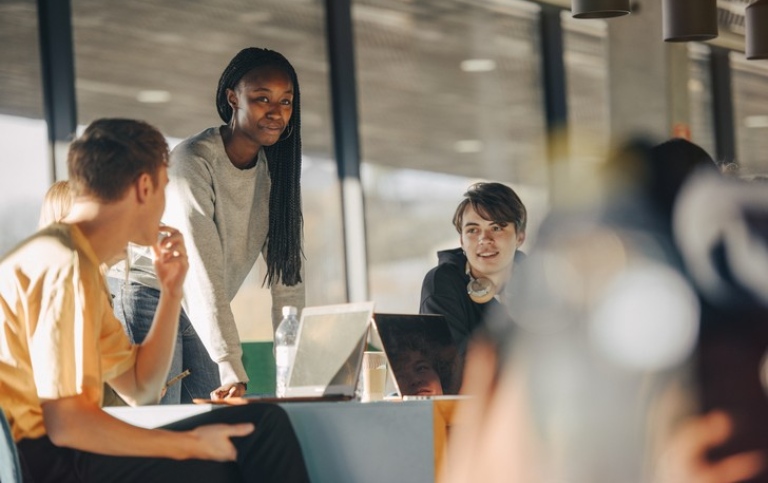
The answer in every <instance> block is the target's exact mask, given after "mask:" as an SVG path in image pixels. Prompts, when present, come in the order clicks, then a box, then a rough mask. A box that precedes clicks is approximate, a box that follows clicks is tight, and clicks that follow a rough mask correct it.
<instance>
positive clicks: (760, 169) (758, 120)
mask: <svg viewBox="0 0 768 483" xmlns="http://www.w3.org/2000/svg"><path fill="white" fill-rule="evenodd" d="M731 67H732V72H733V74H732V85H733V119H734V124H735V128H736V161H737V162H738V164H739V165H740V172H741V174H743V175H754V174H768V158H766V156H765V153H767V152H768V96H766V95H765V93H766V92H768V66H766V65H765V63H762V62H755V61H748V60H747V59H746V57H744V55H743V54H738V53H735V52H732V53H731Z"/></svg>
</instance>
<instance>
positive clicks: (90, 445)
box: [43, 396, 204, 459]
mask: <svg viewBox="0 0 768 483" xmlns="http://www.w3.org/2000/svg"><path fill="white" fill-rule="evenodd" d="M43 418H44V420H45V427H46V431H47V433H48V436H49V437H50V438H51V441H52V442H53V443H54V444H55V445H57V446H62V447H67V448H74V449H77V450H81V451H87V452H91V453H98V454H105V455H112V456H145V457H162V458H173V459H189V458H202V457H204V452H203V444H202V442H201V441H199V438H198V435H197V434H196V433H195V432H173V431H164V430H154V429H153V430H150V429H143V428H137V427H135V426H131V425H130V424H127V423H124V422H122V421H120V420H118V419H115V418H113V417H112V416H110V415H109V414H107V413H105V412H104V411H102V410H101V408H99V407H97V406H95V405H93V404H91V403H89V402H88V401H86V400H85V399H84V397H83V396H74V397H68V398H64V399H59V400H56V401H51V402H47V403H44V404H43Z"/></svg>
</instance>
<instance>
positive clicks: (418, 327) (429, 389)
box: [373, 314, 461, 399]
mask: <svg viewBox="0 0 768 483" xmlns="http://www.w3.org/2000/svg"><path fill="white" fill-rule="evenodd" d="M373 321H374V326H375V330H376V331H377V332H378V335H379V337H380V338H381V344H382V346H383V349H384V352H385V354H386V355H387V360H388V362H389V368H390V370H391V373H392V375H393V376H394V383H395V389H396V390H397V392H398V394H399V395H400V396H402V397H403V399H421V398H434V397H439V396H445V395H455V394H457V392H458V390H459V386H460V384H461V367H460V365H459V358H458V357H457V348H456V345H455V344H454V343H453V340H452V338H451V333H450V331H449V329H448V323H447V322H446V320H445V317H443V316H442V315H413V314H374V316H373Z"/></svg>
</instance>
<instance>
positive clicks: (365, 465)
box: [104, 398, 457, 483]
mask: <svg viewBox="0 0 768 483" xmlns="http://www.w3.org/2000/svg"><path fill="white" fill-rule="evenodd" d="M456 404H457V399H451V398H448V399H441V400H424V401H380V402H372V403H360V402H357V401H348V402H311V403H281V404H280V406H281V407H282V408H283V409H285V411H286V412H287V413H288V416H289V417H290V419H291V422H292V423H293V426H294V428H295V430H296V435H297V437H298V439H299V443H300V444H301V448H302V452H303V453H304V459H305V461H306V464H307V469H308V471H309V475H310V478H311V479H312V481H313V482H315V483H323V482H329V483H330V482H333V483H346V482H350V483H353V482H354V483H358V482H364V483H393V482H398V483H408V482H413V483H426V482H430V481H434V480H435V475H436V468H439V467H440V464H441V460H442V455H443V450H444V448H445V442H446V438H447V428H448V425H449V424H450V420H451V417H452V414H453V410H454V408H455V406H456ZM219 407H223V406H218V405H210V404H194V405H166V406H143V407H138V408H130V407H109V408H104V409H105V410H106V411H107V412H108V413H110V414H112V415H113V416H115V417H117V418H119V419H122V420H124V421H126V422H128V423H131V424H134V425H136V426H141V427H145V428H155V427H158V426H162V425H164V424H169V423H171V422H173V421H177V420H179V419H183V418H186V417H190V416H193V415H195V414H199V413H201V412H204V411H211V410H215V409H216V408H219Z"/></svg>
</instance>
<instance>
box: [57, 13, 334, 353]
mask: <svg viewBox="0 0 768 483" xmlns="http://www.w3.org/2000/svg"><path fill="white" fill-rule="evenodd" d="M72 10H73V26H74V41H75V55H76V66H77V80H76V89H77V97H78V112H79V116H80V122H81V123H83V124H87V123H89V122H90V121H92V120H94V119H97V118H99V117H105V116H109V117H115V116H124V117H131V118H138V119H144V120H146V121H148V122H150V123H151V124H154V125H155V126H157V127H158V128H160V129H161V130H162V131H163V132H164V133H165V134H166V135H167V136H169V137H173V138H178V139H184V138H186V137H189V136H191V135H193V134H195V133H198V132H200V131H202V130H203V129H205V128H208V127H210V126H216V125H219V124H220V123H221V121H220V119H219V117H218V115H217V112H216V107H215V104H214V97H215V92H216V85H217V83H218V79H219V76H220V75H221V72H222V71H223V69H224V68H225V67H226V65H227V63H228V62H229V61H230V59H231V58H232V57H233V56H234V55H235V54H236V53H237V52H238V51H240V50H241V49H243V48H245V47H249V46H257V47H267V48H270V49H273V50H277V51H278V52H280V53H282V54H284V55H285V56H286V57H287V58H288V59H289V60H290V61H291V63H292V64H293V65H294V67H295V68H296V71H297V73H298V76H299V82H300V83H301V92H302V106H301V114H302V139H303V146H304V155H305V162H304V170H303V179H302V186H303V201H304V210H305V211H304V218H305V230H304V231H305V239H306V244H305V255H306V258H307V259H306V283H307V296H308V297H307V303H308V304H312V305H321V304H331V303H338V302H343V301H344V298H345V291H344V272H343V266H344V263H343V252H342V250H343V243H342V229H341V204H340V201H339V197H340V195H339V191H340V189H339V186H338V182H337V180H336V176H335V162H334V161H333V154H332V153H333V149H332V141H331V126H332V123H331V120H330V101H329V95H328V92H329V87H328V66H327V59H326V45H325V33H324V11H323V8H322V5H321V4H320V3H318V2H308V1H306V0H264V1H260V2H259V3H258V8H253V6H249V5H248V4H246V3H242V2H236V1H233V0H222V1H212V0H211V1H201V2H185V1H173V0H171V1H167V2H152V1H146V0H143V1H132V2H108V3H105V2H103V1H101V0H73V1H72ZM264 273H265V270H260V269H259V264H257V267H256V268H255V269H254V270H253V272H252V273H251V275H250V276H249V277H248V279H247V280H246V282H245V284H244V285H243V287H242V288H241V290H240V293H239V294H238V296H237V297H236V298H235V301H234V302H233V305H232V306H233V310H234V312H235V318H236V320H237V321H238V325H239V330H240V333H241V338H242V339H243V340H271V338H272V325H271V323H270V316H269V314H270V306H271V300H270V296H269V292H268V290H267V289H264V288H261V282H262V280H263V274H264Z"/></svg>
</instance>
